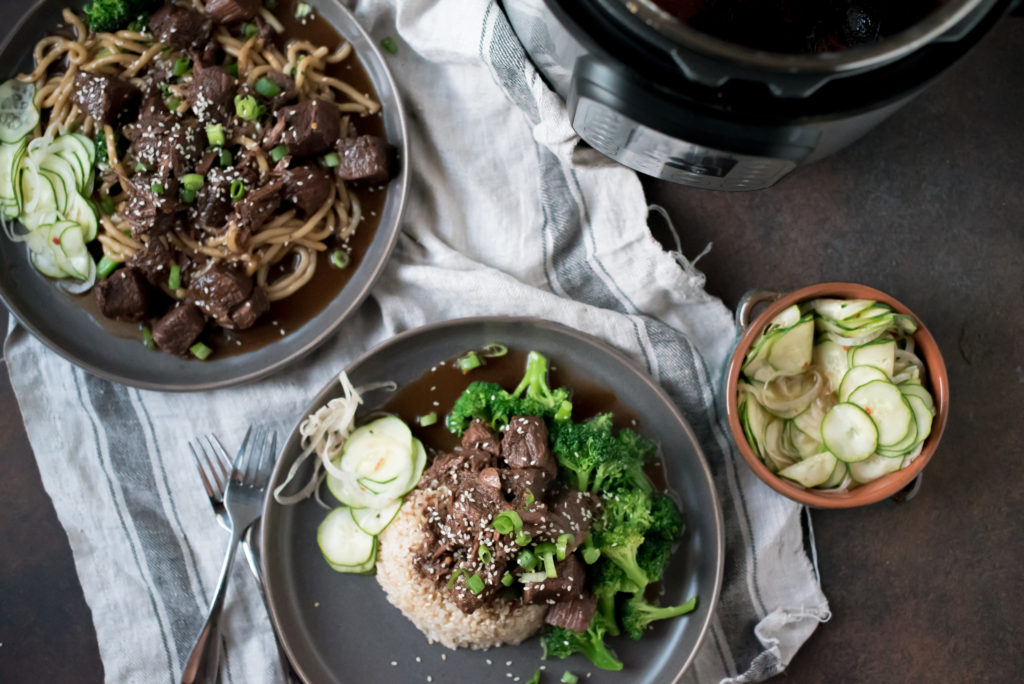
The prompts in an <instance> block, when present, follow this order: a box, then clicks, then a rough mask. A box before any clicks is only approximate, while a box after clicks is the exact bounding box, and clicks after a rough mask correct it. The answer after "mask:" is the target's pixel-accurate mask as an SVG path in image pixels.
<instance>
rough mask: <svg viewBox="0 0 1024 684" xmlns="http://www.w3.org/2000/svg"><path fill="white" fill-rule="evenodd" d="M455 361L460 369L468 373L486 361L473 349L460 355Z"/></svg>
mask: <svg viewBox="0 0 1024 684" xmlns="http://www.w3.org/2000/svg"><path fill="white" fill-rule="evenodd" d="M455 363H456V365H458V367H459V370H461V371H462V372H463V373H468V372H469V371H471V370H473V369H474V368H479V367H480V366H482V365H483V363H484V362H483V361H481V360H480V357H479V356H477V354H476V352H475V351H471V352H467V353H466V354H465V355H464V356H460V357H459V358H458V359H457V360H456V362H455Z"/></svg>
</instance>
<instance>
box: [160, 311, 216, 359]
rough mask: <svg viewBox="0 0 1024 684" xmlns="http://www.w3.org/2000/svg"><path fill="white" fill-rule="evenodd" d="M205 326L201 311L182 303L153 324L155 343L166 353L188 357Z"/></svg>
mask: <svg viewBox="0 0 1024 684" xmlns="http://www.w3.org/2000/svg"><path fill="white" fill-rule="evenodd" d="M205 325H206V320H205V319H204V318H203V314H201V313H200V312H199V309H197V308H196V307H195V306H193V305H192V304H189V303H188V302H182V303H181V304H179V305H178V306H176V307H174V308H173V309H171V310H170V311H168V312H167V313H165V314H164V315H163V317H162V318H161V319H160V320H159V321H157V322H156V323H154V324H153V341H154V342H156V346H158V347H160V349H162V350H163V351H165V352H168V353H170V354H177V355H178V356H186V355H187V354H188V349H189V347H191V346H192V343H194V342H195V341H196V338H197V337H199V334H200V333H201V332H203V328H204V327H205Z"/></svg>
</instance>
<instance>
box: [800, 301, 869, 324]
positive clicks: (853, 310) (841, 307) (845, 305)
mask: <svg viewBox="0 0 1024 684" xmlns="http://www.w3.org/2000/svg"><path fill="white" fill-rule="evenodd" d="M873 305H874V302H873V301H871V300H870V299H827V298H822V299H815V300H814V301H813V302H811V307H812V308H813V309H814V310H815V311H817V312H818V314H819V315H821V316H823V317H825V318H831V319H832V320H835V321H841V320H843V319H845V318H850V317H851V316H856V315H857V314H858V313H860V312H861V311H863V310H864V309H867V308H868V307H870V306H873Z"/></svg>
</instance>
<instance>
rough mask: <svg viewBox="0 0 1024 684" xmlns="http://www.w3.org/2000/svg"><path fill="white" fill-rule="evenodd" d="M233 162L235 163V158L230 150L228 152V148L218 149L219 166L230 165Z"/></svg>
mask: <svg viewBox="0 0 1024 684" xmlns="http://www.w3.org/2000/svg"><path fill="white" fill-rule="evenodd" d="M234 163H235V158H234V157H232V156H231V152H229V151H228V150H221V151H220V165H221V166H225V167H226V166H231V165H232V164H234Z"/></svg>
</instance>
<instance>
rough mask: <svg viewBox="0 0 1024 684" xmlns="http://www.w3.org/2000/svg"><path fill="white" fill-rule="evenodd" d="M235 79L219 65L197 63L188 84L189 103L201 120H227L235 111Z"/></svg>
mask: <svg viewBox="0 0 1024 684" xmlns="http://www.w3.org/2000/svg"><path fill="white" fill-rule="evenodd" d="M235 90H236V82H235V79H234V78H233V77H232V76H231V74H229V73H228V72H227V71H225V70H224V68H223V67H219V66H209V67H206V66H203V65H202V64H200V63H196V65H195V68H194V69H193V75H192V82H191V83H190V84H189V86H188V92H187V93H186V95H187V97H188V104H189V106H190V107H191V108H192V111H193V112H195V115H196V116H197V117H199V120H200V121H204V122H211V123H212V122H218V121H225V120H227V118H228V117H229V116H230V115H231V112H233V111H234V99H235Z"/></svg>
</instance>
